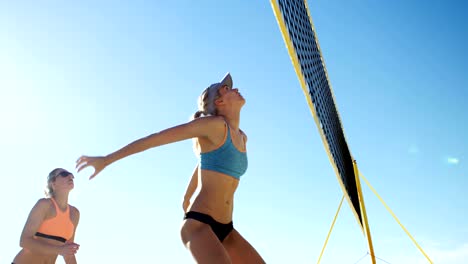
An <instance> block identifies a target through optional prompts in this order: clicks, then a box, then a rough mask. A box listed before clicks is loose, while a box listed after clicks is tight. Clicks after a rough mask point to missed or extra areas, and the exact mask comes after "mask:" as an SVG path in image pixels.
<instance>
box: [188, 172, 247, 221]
mask: <svg viewBox="0 0 468 264" xmlns="http://www.w3.org/2000/svg"><path fill="white" fill-rule="evenodd" d="M198 184H199V191H198V193H197V194H196V197H195V198H194V200H193V203H192V204H191V205H190V207H189V211H195V212H200V213H204V214H207V215H210V216H211V217H213V218H214V219H215V220H216V221H218V222H220V223H229V222H231V221H232V212H233V208H234V193H235V191H236V189H237V186H238V185H239V180H238V179H236V178H234V177H231V176H229V175H226V174H223V173H219V172H216V171H211V170H199V171H198Z"/></svg>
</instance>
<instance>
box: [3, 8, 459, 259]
mask: <svg viewBox="0 0 468 264" xmlns="http://www.w3.org/2000/svg"><path fill="white" fill-rule="evenodd" d="M156 2H157V3H156ZM156 2H151V1H79V3H78V2H76V1H75V2H73V3H72V2H66V3H64V2H63V1H1V2H0V118H1V119H0V121H1V130H0V160H1V172H0V173H1V179H2V192H0V200H1V201H2V202H1V203H0V210H1V212H2V220H1V225H0V233H1V234H2V237H1V239H0V262H2V263H9V261H11V260H12V258H13V257H14V256H15V254H16V253H17V252H18V251H19V236H20V233H21V230H22V228H23V225H24V222H25V220H26V217H27V215H28V213H29V211H30V209H31V207H32V206H33V205H34V203H35V202H36V201H37V199H39V198H41V197H42V196H43V193H42V191H43V187H44V185H45V179H46V177H47V174H48V173H49V171H50V170H52V169H53V168H55V167H64V168H67V169H70V170H72V169H73V167H74V162H75V160H76V159H77V158H78V157H79V156H80V155H82V154H88V155H104V154H107V153H109V152H111V151H114V150H116V149H117V148H120V147H122V146H123V145H125V144H127V143H129V142H130V141H132V140H134V139H137V138H139V137H142V136H145V135H147V134H149V133H153V132H157V131H159V130H162V129H164V128H167V127H169V126H173V125H176V124H179V123H181V122H185V121H187V120H188V118H189V116H190V115H191V114H193V113H194V112H195V111H196V98H197V96H198V95H199V94H200V92H201V91H202V90H203V89H204V88H206V87H207V86H208V85H209V84H211V83H213V82H216V81H218V80H219V79H220V78H222V77H223V76H224V74H225V73H226V72H228V71H229V72H231V74H232V76H233V79H234V84H235V86H236V87H239V89H240V91H241V92H242V94H243V95H244V97H245V98H246V100H247V104H246V105H245V107H244V109H243V112H242V118H241V127H242V129H243V130H244V131H245V132H246V133H247V134H248V136H249V143H248V154H249V170H248V171H247V173H246V174H245V175H244V176H243V178H242V180H241V185H240V187H239V189H238V192H237V193H236V202H235V210H234V211H235V212H234V223H235V226H236V228H237V229H238V230H239V231H240V233H241V234H243V235H244V236H245V237H246V238H247V239H248V240H249V241H250V242H251V243H252V244H253V245H254V246H255V247H256V248H257V250H258V251H259V252H260V253H261V255H262V256H263V257H264V258H265V259H266V261H267V263H316V261H317V258H318V256H319V254H320V250H321V248H322V245H323V242H324V240H325V237H326V235H327V232H328V230H329V227H330V224H331V222H332V219H333V216H334V214H335V211H336V209H337V206H338V203H339V201H340V199H341V195H342V193H341V188H340V187H339V184H338V181H337V178H336V176H335V174H334V171H333V169H332V167H331V165H330V162H329V160H328V157H327V155H326V152H325V150H324V147H323V144H322V142H321V139H320V136H319V133H318V131H317V127H316V125H315V123H314V121H313V118H312V116H311V114H310V111H309V109H308V106H307V103H306V100H305V98H304V95H303V93H302V90H301V89H300V87H299V82H298V80H297V77H296V75H295V72H294V70H293V67H292V64H291V61H290V58H289V56H288V53H287V50H286V48H285V44H284V41H283V39H282V37H281V34H280V31H279V28H278V25H277V22H276V19H275V17H274V15H273V12H272V8H271V6H270V3H269V1H222V3H221V2H220V1H214V0H211V1H208V0H207V1H156ZM309 9H310V11H311V14H312V18H313V20H314V25H315V28H316V30H317V34H318V39H319V42H320V46H321V48H322V52H323V56H324V59H325V62H326V65H327V69H328V73H329V77H330V81H331V84H332V86H333V90H334V93H335V97H336V104H337V105H338V109H339V111H340V114H341V118H342V122H343V126H344V128H345V133H346V136H347V139H348V144H349V147H350V149H351V152H352V154H353V155H354V157H355V158H356V159H357V161H358V164H359V168H360V170H361V172H362V173H363V174H364V176H366V177H367V178H368V179H369V180H370V182H371V183H372V184H373V186H374V187H375V188H376V189H377V191H378V192H379V194H380V195H381V196H382V197H383V198H384V200H385V201H386V202H387V203H388V205H389V206H390V207H391V208H392V210H393V211H394V212H395V213H396V215H397V216H398V217H399V218H400V220H401V221H402V223H403V224H404V225H405V226H406V227H407V228H408V230H409V231H410V232H411V234H412V235H413V236H414V237H415V239H416V240H417V241H418V242H419V243H420V245H421V246H422V247H423V249H424V250H425V251H426V252H427V253H428V255H429V256H430V257H431V258H432V259H433V260H434V261H435V263H448V264H454V263H457V264H460V263H462V262H463V259H465V261H466V259H468V239H467V238H468V222H467V221H466V219H467V217H468V206H467V203H466V201H467V199H468V194H467V192H466V186H467V184H468V170H467V161H468V153H467V150H468V140H467V139H466V135H468V122H467V121H468V118H467V113H468V106H467V104H466V102H465V101H466V98H468V97H467V93H468V78H467V72H468V63H467V59H468V56H467V49H466V47H467V46H468V42H467V38H468V32H467V28H468V27H467V25H468V18H467V16H466V13H467V10H468V8H467V4H466V3H465V2H464V1H443V2H442V1H351V2H350V1H309ZM195 165H196V158H195V156H194V155H193V152H192V150H191V142H190V141H185V142H180V143H177V144H172V145H169V146H163V147H160V148H158V149H153V150H150V151H147V152H145V153H143V154H139V155H135V156H133V157H130V158H128V159H126V160H123V161H121V162H119V163H116V164H113V165H112V166H111V167H109V168H107V169H106V170H105V171H103V172H102V173H101V174H100V175H99V176H98V177H97V178H95V179H94V180H92V181H89V180H88V176H89V175H90V173H91V170H86V171H84V172H82V173H80V174H78V175H76V188H75V190H73V192H72V193H71V196H70V203H71V204H73V205H75V206H77V207H78V208H79V209H80V211H81V222H80V225H79V227H78V232H77V236H76V241H77V242H78V243H79V244H81V249H80V251H79V253H78V255H77V259H78V260H79V262H81V263H130V262H132V263H191V261H192V260H191V257H190V254H189V252H188V251H186V250H185V248H184V247H183V245H182V243H181V242H180V238H179V227H180V224H181V219H182V216H183V212H182V206H181V202H182V196H183V194H184V191H185V187H186V184H187V182H188V180H189V176H190V174H191V172H192V169H193V168H194V166H195ZM363 189H364V195H365V198H366V205H367V211H368V216H369V221H370V227H371V231H372V235H373V240H374V247H375V252H376V254H377V256H378V257H379V258H381V259H383V260H385V261H387V262H389V263H426V260H425V258H424V256H423V255H422V254H421V253H420V252H419V251H418V249H417V248H416V247H415V246H414V245H413V244H412V242H411V240H410V239H409V238H408V237H407V236H406V234H405V233H404V232H403V231H402V229H401V228H400V227H399V226H398V224H397V223H396V222H395V221H394V220H393V218H392V217H391V215H390V214H389V213H388V212H387V211H386V210H385V208H384V207H383V205H382V204H381V203H380V202H379V201H378V199H377V198H376V197H375V196H374V195H373V193H372V192H371V191H370V190H369V188H368V187H367V186H365V185H363ZM366 252H367V244H366V241H365V239H364V237H363V235H362V233H361V231H360V229H359V226H358V224H357V222H356V220H355V218H354V216H353V215H352V213H351V210H350V209H349V206H348V205H347V204H344V207H343V208H342V210H341V212H340V215H339V217H338V220H337V223H336V225H335V228H334V230H333V233H332V235H331V237H330V240H329V244H328V246H327V249H326V251H325V254H324V256H323V259H322V263H350V264H352V263H356V261H358V260H359V259H360V258H361V257H362V256H364V255H365V254H366ZM368 262H369V261H368V260H363V261H362V262H361V263H368ZM59 263H61V262H59ZM378 263H385V262H382V261H379V262H378ZM465 263H466V262H465Z"/></svg>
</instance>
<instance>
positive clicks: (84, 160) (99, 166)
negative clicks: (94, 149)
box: [75, 156, 107, 180]
mask: <svg viewBox="0 0 468 264" xmlns="http://www.w3.org/2000/svg"><path fill="white" fill-rule="evenodd" d="M89 166H91V167H93V168H94V173H93V174H92V175H91V176H90V177H89V179H90V180H91V179H92V178H94V177H96V175H98V174H99V173H100V172H101V171H102V170H103V169H104V168H105V167H106V166H107V162H106V158H105V157H89V156H81V157H80V158H79V159H78V160H77V161H76V167H75V168H76V169H77V170H78V172H80V171H81V170H83V169H85V168H87V167H89Z"/></svg>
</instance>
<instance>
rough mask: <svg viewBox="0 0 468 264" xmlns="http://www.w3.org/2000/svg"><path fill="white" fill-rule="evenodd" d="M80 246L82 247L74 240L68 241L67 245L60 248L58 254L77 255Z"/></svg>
mask: <svg viewBox="0 0 468 264" xmlns="http://www.w3.org/2000/svg"><path fill="white" fill-rule="evenodd" d="M79 248H80V245H78V244H76V243H73V242H70V243H68V242H67V243H66V244H65V245H63V246H61V247H60V248H59V252H58V254H59V255H61V256H64V257H65V256H70V255H75V254H76V252H77V251H78V249H79Z"/></svg>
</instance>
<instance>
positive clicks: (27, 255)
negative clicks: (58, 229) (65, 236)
mask: <svg viewBox="0 0 468 264" xmlns="http://www.w3.org/2000/svg"><path fill="white" fill-rule="evenodd" d="M34 239H36V240H39V241H43V242H45V243H48V244H50V245H54V246H61V245H63V244H64V243H63V242H60V241H56V240H52V239H48V238H43V237H34ZM56 260H57V255H55V254H53V255H44V254H37V253H34V252H32V251H30V250H28V249H24V248H23V249H22V250H21V251H20V252H19V253H18V255H16V257H15V259H14V260H13V263H15V264H54V263H55V261H56Z"/></svg>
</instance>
